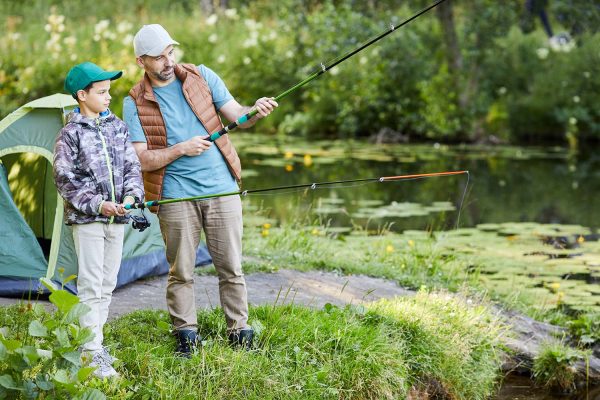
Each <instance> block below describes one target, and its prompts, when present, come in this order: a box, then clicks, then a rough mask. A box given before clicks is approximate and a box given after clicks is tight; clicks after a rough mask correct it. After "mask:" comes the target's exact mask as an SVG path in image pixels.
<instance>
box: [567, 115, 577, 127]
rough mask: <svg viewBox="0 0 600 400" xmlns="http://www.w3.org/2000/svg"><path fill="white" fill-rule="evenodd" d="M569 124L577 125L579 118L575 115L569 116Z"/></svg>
mask: <svg viewBox="0 0 600 400" xmlns="http://www.w3.org/2000/svg"><path fill="white" fill-rule="evenodd" d="M569 124H571V125H577V118H575V117H571V118H569Z"/></svg>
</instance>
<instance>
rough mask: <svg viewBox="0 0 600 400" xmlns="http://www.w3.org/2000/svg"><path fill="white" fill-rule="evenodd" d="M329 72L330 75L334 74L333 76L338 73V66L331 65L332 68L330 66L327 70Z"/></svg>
mask: <svg viewBox="0 0 600 400" xmlns="http://www.w3.org/2000/svg"><path fill="white" fill-rule="evenodd" d="M329 72H330V73H331V75H334V76H335V75H337V74H339V73H340V70H339V69H338V67H337V66H336V67H333V68H331V69H330V70H329Z"/></svg>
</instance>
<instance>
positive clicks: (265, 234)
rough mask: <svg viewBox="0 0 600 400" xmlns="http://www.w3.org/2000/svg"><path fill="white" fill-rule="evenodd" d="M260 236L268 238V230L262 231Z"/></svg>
mask: <svg viewBox="0 0 600 400" xmlns="http://www.w3.org/2000/svg"><path fill="white" fill-rule="evenodd" d="M260 234H261V235H262V237H267V236H269V230H268V229H263V230H262V232H261V233H260Z"/></svg>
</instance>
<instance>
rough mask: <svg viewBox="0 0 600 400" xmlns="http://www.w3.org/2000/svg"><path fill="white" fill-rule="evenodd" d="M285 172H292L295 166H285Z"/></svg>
mask: <svg viewBox="0 0 600 400" xmlns="http://www.w3.org/2000/svg"><path fill="white" fill-rule="evenodd" d="M285 170H286V171H287V172H292V171H293V170H294V166H293V165H291V164H288V165H286V166H285Z"/></svg>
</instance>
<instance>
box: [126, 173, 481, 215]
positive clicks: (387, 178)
mask: <svg viewBox="0 0 600 400" xmlns="http://www.w3.org/2000/svg"><path fill="white" fill-rule="evenodd" d="M461 174H467V175H468V174H469V171H445V172H430V173H425V174H411V175H397V176H382V177H379V178H364V179H349V180H341V181H331V182H314V183H302V184H298V185H288V186H276V187H271V188H264V189H248V190H240V191H237V192H228V193H218V194H206V195H202V196H193V197H181V198H177V199H165V200H152V201H146V202H140V203H134V204H127V205H125V209H126V210H131V209H141V210H143V209H144V208H147V207H154V206H159V205H161V204H171V203H180V202H182V201H193V200H203V199H212V198H215V197H226V196H236V195H240V196H246V195H248V194H251V193H262V192H272V191H277V190H285V189H300V188H310V189H312V190H315V189H317V188H320V187H324V186H332V185H340V184H344V183H358V182H363V183H368V182H391V181H399V180H410V179H422V178H433V177H438V176H449V175H461Z"/></svg>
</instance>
